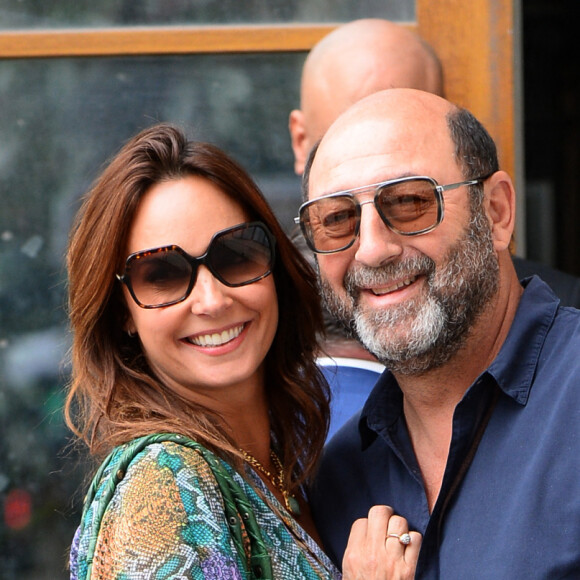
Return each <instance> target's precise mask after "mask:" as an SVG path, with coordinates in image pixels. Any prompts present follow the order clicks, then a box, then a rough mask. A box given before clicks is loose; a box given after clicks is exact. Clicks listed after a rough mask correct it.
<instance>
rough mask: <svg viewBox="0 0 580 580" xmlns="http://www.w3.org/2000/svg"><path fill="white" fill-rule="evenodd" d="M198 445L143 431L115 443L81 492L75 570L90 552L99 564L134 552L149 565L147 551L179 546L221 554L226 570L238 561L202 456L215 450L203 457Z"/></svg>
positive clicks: (120, 562) (194, 555)
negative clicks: (134, 437)
mask: <svg viewBox="0 0 580 580" xmlns="http://www.w3.org/2000/svg"><path fill="white" fill-rule="evenodd" d="M202 449H203V448H201V447H200V446H198V445H197V444H190V445H185V444H183V441H180V440H179V439H175V438H174V437H149V436H148V437H143V438H140V439H137V440H134V441H131V442H129V443H126V444H123V445H120V446H119V447H117V448H115V449H114V450H113V451H112V453H111V454H110V456H109V458H108V459H107V460H106V461H105V462H104V464H103V467H102V470H101V474H100V478H99V474H97V478H96V480H95V481H94V482H93V485H92V486H91V490H90V491H89V494H88V496H87V500H86V504H85V512H84V514H83V518H82V522H81V526H80V530H79V534H78V537H77V539H76V544H77V552H78V554H77V556H76V557H75V558H74V559H75V560H76V562H74V564H73V567H74V568H75V569H77V570H79V572H81V571H82V570H83V568H86V566H87V565H88V563H89V562H91V561H92V560H93V556H92V554H95V565H96V566H97V567H98V568H99V569H100V570H102V569H103V568H101V566H104V567H105V569H107V570H109V571H110V570H113V569H115V570H117V571H118V570H125V569H126V568H127V566H129V565H130V562H129V561H130V560H131V559H135V558H137V559H138V560H139V561H140V562H141V563H142V564H143V565H144V566H145V568H146V569H148V568H149V567H151V566H153V564H152V562H151V561H150V560H151V558H152V557H153V556H155V559H156V560H158V561H159V562H164V561H165V558H166V557H167V556H168V555H173V556H175V554H176V553H180V554H181V555H183V554H186V555H187V560H188V561H190V562H194V561H197V560H198V559H199V558H201V559H202V560H204V558H206V556H207V554H211V555H212V557H214V556H216V557H217V556H219V558H221V559H224V562H225V564H224V565H226V564H227V568H228V570H229V569H230V567H232V569H237V568H238V566H239V565H240V561H238V560H237V555H235V551H234V550H233V549H232V548H233V546H232V545H231V542H230V539H229V534H228V524H227V520H226V517H225V514H224V505H223V500H222V497H221V493H220V490H219V485H218V483H217V481H216V479H215V477H214V476H213V473H212V469H211V467H210V466H209V464H208V461H207V458H211V457H212V456H213V457H214V458H215V455H214V454H209V453H208V454H206V457H204V453H205V451H204V452H203V453H202ZM215 460H216V461H219V460H218V459H217V458H215ZM200 550H201V552H200ZM202 552H203V554H206V553H207V554H206V555H205V556H203V557H202V555H200V554H201V553H202ZM97 555H98V558H97ZM97 560H98V562H99V563H98V564H97ZM204 561H205V560H204ZM220 561H221V560H220ZM71 563H72V562H71ZM78 577H79V578H83V577H84V576H83V575H82V574H79V576H78ZM220 577H221V576H220ZM231 577H232V578H235V577H237V576H236V574H233V575H232V576H231Z"/></svg>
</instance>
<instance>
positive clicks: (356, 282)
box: [344, 255, 435, 297]
mask: <svg viewBox="0 0 580 580" xmlns="http://www.w3.org/2000/svg"><path fill="white" fill-rule="evenodd" d="M434 273H435V261H434V260H432V259H431V258H429V257H428V256H425V255H420V256H413V257H412V258H407V259H404V260H398V261H396V262H390V263H388V264H385V265H384V266H379V267H377V268H372V267H370V266H363V265H360V264H355V265H353V267H352V268H350V269H349V270H348V272H347V273H346V275H345V277H344V287H345V289H346V291H347V293H348V294H349V295H350V296H353V297H354V296H357V295H358V294H359V290H358V289H359V288H360V287H368V286H383V285H388V284H390V283H391V282H392V281H393V280H399V279H401V278H411V277H413V276H418V275H424V276H426V278H427V283H428V284H429V283H430V281H431V279H432V277H433V275H434Z"/></svg>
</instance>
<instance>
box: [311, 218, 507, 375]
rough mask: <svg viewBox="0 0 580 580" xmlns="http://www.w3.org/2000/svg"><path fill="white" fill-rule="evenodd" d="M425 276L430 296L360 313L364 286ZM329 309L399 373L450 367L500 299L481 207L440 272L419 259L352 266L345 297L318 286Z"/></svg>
mask: <svg viewBox="0 0 580 580" xmlns="http://www.w3.org/2000/svg"><path fill="white" fill-rule="evenodd" d="M417 275H422V276H425V278H426V285H425V287H426V295H425V293H424V294H422V295H420V296H417V297H415V298H414V299H411V300H408V301H406V302H405V303H404V304H401V305H400V306H393V307H390V308H388V309H383V310H373V309H370V308H367V309H365V308H363V307H362V306H361V305H360V303H359V295H360V292H359V290H358V288H359V287H361V286H368V285H378V286H379V285H388V284H389V283H390V281H392V280H395V279H401V278H411V277H413V276H417ZM320 286H321V291H322V296H323V298H324V301H325V303H326V305H327V308H328V309H329V311H330V312H331V313H332V314H333V315H334V316H335V317H336V318H338V319H339V320H341V321H342V323H343V324H345V326H347V327H348V328H350V329H351V330H352V331H353V332H354V334H355V335H356V336H357V337H358V339H359V341H360V342H361V343H362V344H363V345H364V346H365V348H366V349H367V350H368V351H369V352H371V353H372V354H374V355H375V356H376V357H377V358H378V359H379V360H380V361H381V362H382V363H383V364H384V365H385V366H386V367H388V368H389V369H390V370H391V371H393V372H395V373H400V374H404V375H420V374H423V373H425V372H427V371H429V370H432V369H435V368H438V367H440V366H442V365H443V364H445V363H446V362H448V361H449V360H450V359H451V358H452V357H453V356H454V355H455V354H456V353H457V352H458V351H459V349H461V348H462V347H463V345H464V344H465V341H466V340H467V337H468V336H469V332H470V330H471V329H472V327H473V325H474V324H475V322H476V321H477V319H478V318H479V316H480V315H481V313H482V312H483V310H484V309H485V307H486V306H487V305H488V304H489V303H490V301H491V299H492V298H493V296H495V294H496V293H497V290H498V286H499V265H498V261H497V257H496V255H495V251H494V248H493V240H492V236H491V228H490V225H489V222H488V220H487V217H486V215H485V213H484V212H483V210H482V209H481V208H475V209H473V210H472V217H471V221H470V223H469V225H468V227H467V229H466V231H465V233H464V235H463V236H462V237H461V238H460V239H459V240H458V242H457V243H456V244H455V245H454V246H453V247H452V248H451V249H450V250H449V252H448V254H447V256H446V257H445V259H444V261H443V264H442V266H440V267H439V268H437V267H436V265H435V262H434V261H433V260H432V259H431V258H429V257H427V256H425V255H423V254H422V255H420V256H416V257H414V258H410V259H407V260H404V261H403V260H400V261H398V262H392V263H389V264H386V265H385V266H382V267H380V268H369V267H366V266H356V265H355V266H354V267H352V268H351V269H350V270H349V271H348V272H347V274H346V276H345V278H344V287H345V290H346V294H347V296H346V298H341V297H339V296H337V295H336V294H335V293H334V292H333V290H332V289H331V288H330V285H329V284H328V282H326V281H325V280H322V279H321V282H320Z"/></svg>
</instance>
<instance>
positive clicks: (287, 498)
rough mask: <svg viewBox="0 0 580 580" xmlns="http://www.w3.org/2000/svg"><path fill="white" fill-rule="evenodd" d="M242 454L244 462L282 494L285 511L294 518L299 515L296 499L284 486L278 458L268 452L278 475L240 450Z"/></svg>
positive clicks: (282, 472) (282, 470)
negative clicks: (263, 476) (261, 474)
mask: <svg viewBox="0 0 580 580" xmlns="http://www.w3.org/2000/svg"><path fill="white" fill-rule="evenodd" d="M240 451H241V452H242V453H243V455H244V458H245V460H246V461H247V462H248V463H249V464H250V465H251V466H252V467H255V468H256V469H257V470H258V471H259V472H260V473H263V474H264V475H265V476H266V477H267V478H268V480H269V481H270V483H271V484H272V485H273V486H274V487H275V488H276V489H277V490H278V491H279V492H280V493H281V494H282V497H283V498H284V505H285V506H286V509H287V510H288V511H289V512H290V513H291V514H292V515H295V516H299V515H300V506H299V505H298V501H297V499H296V498H295V497H294V496H293V495H291V494H290V492H289V491H288V488H287V487H286V485H285V484H284V467H283V466H282V462H281V461H280V459H279V458H278V456H277V455H276V454H275V453H274V451H270V459H271V460H272V463H273V464H274V467H275V468H276V471H277V472H278V473H276V474H273V473H271V472H270V471H268V470H267V469H266V468H265V467H264V466H263V465H262V464H261V463H260V462H259V461H258V460H257V459H256V458H255V457H254V456H253V455H250V454H249V453H248V452H247V451H244V450H243V449H240Z"/></svg>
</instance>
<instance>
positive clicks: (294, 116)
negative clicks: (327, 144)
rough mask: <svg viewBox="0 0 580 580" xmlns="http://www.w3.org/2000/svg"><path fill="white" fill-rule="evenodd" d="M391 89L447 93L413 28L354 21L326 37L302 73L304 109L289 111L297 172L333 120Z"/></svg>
mask: <svg viewBox="0 0 580 580" xmlns="http://www.w3.org/2000/svg"><path fill="white" fill-rule="evenodd" d="M390 88H414V89H419V90H423V91H427V92H431V93H435V94H441V93H442V92H443V81H442V74H441V66H440V63H439V61H438V59H437V57H436V56H435V54H434V53H433V51H432V50H431V49H430V48H429V47H428V46H427V45H426V43H424V42H423V41H422V40H421V39H420V38H419V37H418V36H417V35H415V34H414V33H412V32H411V31H410V30H408V29H406V28H404V27H403V26H400V25H398V24H395V23H393V22H389V21H387V20H379V19H365V20H356V21H354V22H350V23H348V24H345V25H344V26H341V27H339V28H337V29H336V30H334V31H333V32H331V33H330V34H329V35H328V36H326V37H325V38H323V39H322V40H321V41H320V42H319V43H318V44H317V45H316V46H315V47H314V48H313V49H312V51H311V52H310V54H309V55H308V58H307V59H306V63H305V65H304V69H303V73H302V85H301V110H299V111H298V110H296V111H292V113H291V115H290V133H291V136H292V147H293V149H294V155H295V161H296V162H295V171H296V173H297V174H301V173H302V171H303V170H304V163H305V160H306V157H307V155H308V152H309V151H310V149H311V147H312V146H313V145H314V143H316V141H318V139H320V137H322V135H324V133H325V132H326V130H327V129H328V127H329V126H330V125H331V124H332V123H333V122H334V120H335V119H336V118H337V117H338V116H339V115H340V114H341V113H342V112H344V111H345V110H346V109H347V108H348V107H350V106H351V105H352V104H353V103H355V102H357V101H359V100H360V99H362V98H364V97H366V96H368V95H370V94H372V93H375V92H378V91H381V90H384V89H390Z"/></svg>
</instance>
